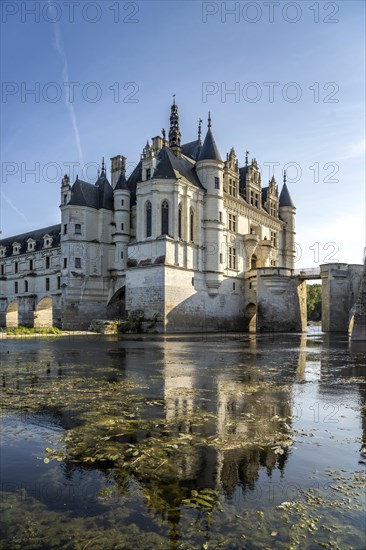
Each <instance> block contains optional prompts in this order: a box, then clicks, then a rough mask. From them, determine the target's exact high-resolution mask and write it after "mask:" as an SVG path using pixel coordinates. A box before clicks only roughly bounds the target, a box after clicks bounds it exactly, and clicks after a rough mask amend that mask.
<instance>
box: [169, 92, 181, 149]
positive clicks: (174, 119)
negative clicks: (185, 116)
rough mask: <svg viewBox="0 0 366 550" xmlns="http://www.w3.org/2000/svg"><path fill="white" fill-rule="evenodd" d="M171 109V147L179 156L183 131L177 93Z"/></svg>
mask: <svg viewBox="0 0 366 550" xmlns="http://www.w3.org/2000/svg"><path fill="white" fill-rule="evenodd" d="M170 111H171V112H170V128H169V147H170V148H171V149H172V150H173V152H174V154H175V155H176V156H179V155H180V140H181V133H180V129H179V114H178V105H177V104H176V103H175V94H174V95H173V105H172V107H171V110H170Z"/></svg>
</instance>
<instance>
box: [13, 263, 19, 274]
mask: <svg viewBox="0 0 366 550" xmlns="http://www.w3.org/2000/svg"><path fill="white" fill-rule="evenodd" d="M18 271H19V267H18V262H15V263H14V273H18Z"/></svg>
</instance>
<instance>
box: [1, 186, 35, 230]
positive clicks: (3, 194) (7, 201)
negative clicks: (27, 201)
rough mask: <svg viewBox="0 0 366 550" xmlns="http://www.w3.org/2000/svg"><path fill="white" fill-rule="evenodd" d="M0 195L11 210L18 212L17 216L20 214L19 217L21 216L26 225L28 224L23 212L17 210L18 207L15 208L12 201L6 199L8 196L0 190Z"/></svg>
mask: <svg viewBox="0 0 366 550" xmlns="http://www.w3.org/2000/svg"><path fill="white" fill-rule="evenodd" d="M1 196H2V198H3V199H4V200H5V202H6V203H7V204H8V205H9V206H10V208H11V209H12V210H14V212H15V213H16V214H18V216H20V217H21V218H23V220H24V221H25V222H26V223H27V224H28V225H30V223H29V220H28V218H27V216H26V215H25V214H23V212H21V210H19V208H17V207H16V206H15V204H13V203H12V202H11V200H10V199H8V197H7V196H6V195H5V193H4V191H1Z"/></svg>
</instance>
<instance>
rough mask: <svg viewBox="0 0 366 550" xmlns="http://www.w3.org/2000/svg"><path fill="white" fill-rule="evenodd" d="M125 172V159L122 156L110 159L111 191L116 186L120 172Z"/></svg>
mask: <svg viewBox="0 0 366 550" xmlns="http://www.w3.org/2000/svg"><path fill="white" fill-rule="evenodd" d="M125 170H126V157H124V156H123V155H117V156H116V157H112V158H111V185H112V187H113V189H114V188H115V187H116V185H117V181H118V178H119V176H120V175H121V172H125Z"/></svg>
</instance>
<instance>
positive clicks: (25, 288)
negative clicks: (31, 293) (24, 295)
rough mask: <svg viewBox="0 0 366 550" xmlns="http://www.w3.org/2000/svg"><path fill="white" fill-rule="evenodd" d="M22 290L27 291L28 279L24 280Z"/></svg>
mask: <svg viewBox="0 0 366 550" xmlns="http://www.w3.org/2000/svg"><path fill="white" fill-rule="evenodd" d="M24 292H28V281H24Z"/></svg>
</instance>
